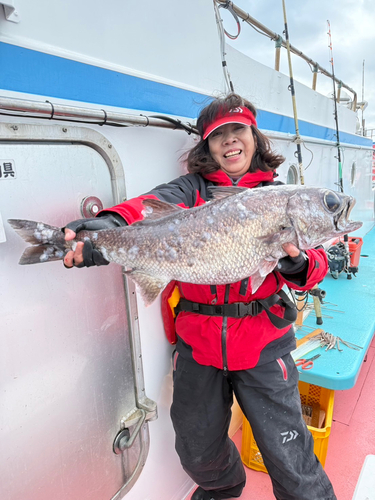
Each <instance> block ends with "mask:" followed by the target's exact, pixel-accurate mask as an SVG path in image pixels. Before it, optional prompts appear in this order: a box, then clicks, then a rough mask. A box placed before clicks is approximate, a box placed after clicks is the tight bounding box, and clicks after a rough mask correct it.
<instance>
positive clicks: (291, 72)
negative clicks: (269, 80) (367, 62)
mask: <svg viewBox="0 0 375 500" xmlns="http://www.w3.org/2000/svg"><path fill="white" fill-rule="evenodd" d="M282 2H283V12H284V27H285V28H284V33H285V41H286V50H287V53H288V65H289V78H290V85H289V90H290V92H291V95H292V104H293V116H294V126H295V129H296V145H297V159H298V168H299V174H300V180H301V184H302V185H303V184H305V177H304V172H303V164H302V152H301V136H300V135H299V127H298V117H297V104H296V94H295V91H294V79H293V69H292V58H291V50H290V43H289V33H288V22H287V19H286V8H285V1H284V0H282Z"/></svg>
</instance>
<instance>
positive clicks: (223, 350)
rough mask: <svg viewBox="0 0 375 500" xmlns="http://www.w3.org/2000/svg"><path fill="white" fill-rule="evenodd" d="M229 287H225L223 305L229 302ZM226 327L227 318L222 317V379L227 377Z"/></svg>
mask: <svg viewBox="0 0 375 500" xmlns="http://www.w3.org/2000/svg"><path fill="white" fill-rule="evenodd" d="M229 292H230V285H225V296H224V304H228V301H229ZM227 326H228V316H224V317H223V326H222V330H221V350H222V354H223V372H224V377H226V376H227V375H228V366H227V365H228V360H227Z"/></svg>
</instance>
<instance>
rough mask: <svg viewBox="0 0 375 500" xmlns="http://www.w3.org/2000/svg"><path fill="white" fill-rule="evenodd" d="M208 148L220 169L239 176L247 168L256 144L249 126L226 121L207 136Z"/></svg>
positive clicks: (232, 175)
mask: <svg viewBox="0 0 375 500" xmlns="http://www.w3.org/2000/svg"><path fill="white" fill-rule="evenodd" d="M208 148H209V150H210V153H211V156H212V158H213V159H214V160H215V161H216V163H218V164H219V165H220V168H221V170H223V171H224V172H225V173H227V174H228V175H229V176H231V177H239V176H241V175H243V174H245V173H246V172H247V171H248V170H249V167H250V164H251V160H252V159H253V156H254V152H255V149H256V144H255V140H254V136H253V132H252V130H251V127H249V126H248V125H243V124H241V123H227V124H226V125H222V126H221V127H219V128H217V129H216V130H214V131H213V132H212V133H211V134H210V135H209V136H208Z"/></svg>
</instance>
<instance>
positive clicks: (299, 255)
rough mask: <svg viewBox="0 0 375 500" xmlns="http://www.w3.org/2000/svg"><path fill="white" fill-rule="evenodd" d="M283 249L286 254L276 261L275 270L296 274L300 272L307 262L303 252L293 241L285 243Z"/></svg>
mask: <svg viewBox="0 0 375 500" xmlns="http://www.w3.org/2000/svg"><path fill="white" fill-rule="evenodd" d="M283 249H284V251H285V252H286V253H287V254H288V256H287V257H283V258H282V259H280V260H279V262H278V263H277V266H276V268H277V270H278V271H279V272H280V273H284V274H296V273H299V272H301V271H302V270H303V269H304V268H305V266H306V263H307V262H308V260H307V255H306V254H305V252H301V250H300V249H299V248H297V247H296V246H295V245H293V243H285V244H284V245H283Z"/></svg>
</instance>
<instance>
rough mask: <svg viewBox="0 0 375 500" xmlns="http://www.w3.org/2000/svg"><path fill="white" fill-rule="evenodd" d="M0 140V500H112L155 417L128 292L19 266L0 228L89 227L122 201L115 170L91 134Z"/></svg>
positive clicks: (110, 270) (58, 271) (14, 129)
mask: <svg viewBox="0 0 375 500" xmlns="http://www.w3.org/2000/svg"><path fill="white" fill-rule="evenodd" d="M0 137H1V140H0V200H1V204H0V276H1V287H0V352H1V363H0V365H1V366H0V371H1V376H0V378H1V396H0V405H1V410H0V421H1V425H0V442H1V450H2V451H1V458H0V463H1V465H0V470H1V472H0V476H1V478H2V480H1V484H0V498H1V499H2V500H21V499H31V500H50V499H51V498H53V499H54V500H67V499H71V500H109V499H114V500H115V499H116V500H117V499H119V498H122V497H123V496H124V495H125V494H126V492H127V491H128V490H129V489H130V488H131V487H132V485H133V484H134V483H135V481H136V480H137V478H138V476H139V474H140V472H141V470H142V467H143V465H144V463H145V460H146V457H147V452H148V446H149V434H148V423H147V422H148V421H149V420H152V419H154V418H156V405H155V403H154V402H153V401H151V400H149V399H148V398H147V396H146V394H145V389H144V383H143V371H142V364H141V359H142V358H141V352H140V342H139V337H138V330H137V324H136V321H134V320H133V319H132V318H136V315H137V314H136V303H135V299H134V296H135V295H134V289H132V285H131V284H130V285H129V284H128V283H127V281H126V279H124V277H123V274H122V269H121V267H120V266H116V265H113V264H111V265H109V266H103V267H99V268H90V269H72V270H67V269H65V268H64V267H63V264H62V261H58V262H52V263H48V264H43V265H31V266H20V265H18V260H19V258H20V256H21V254H22V252H23V250H24V248H25V246H26V244H25V243H24V242H23V241H22V239H21V238H20V237H19V236H18V235H17V234H16V233H15V232H14V231H13V230H12V228H11V227H10V226H9V224H8V223H7V219H8V218H15V219H30V220H35V221H42V222H46V223H50V224H52V225H56V226H61V227H62V226H64V225H65V224H66V223H67V222H69V221H71V220H75V219H78V218H82V217H90V216H94V215H95V214H96V213H97V211H98V210H99V209H100V208H101V206H104V207H108V206H112V205H114V204H116V203H119V202H120V201H121V200H122V199H124V197H125V188H124V186H125V183H124V176H123V169H122V165H121V161H120V158H119V156H118V155H117V153H116V151H115V150H114V148H113V147H112V145H111V144H110V143H109V142H108V140H107V139H106V138H105V137H104V136H103V135H101V134H99V133H97V132H96V131H94V130H91V129H89V128H82V127H74V126H61V125H49V126H44V125H25V124H22V123H19V124H18V123H17V124H16V123H10V124H0ZM129 297H130V299H129ZM131 297H133V299H132V298H131Z"/></svg>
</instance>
